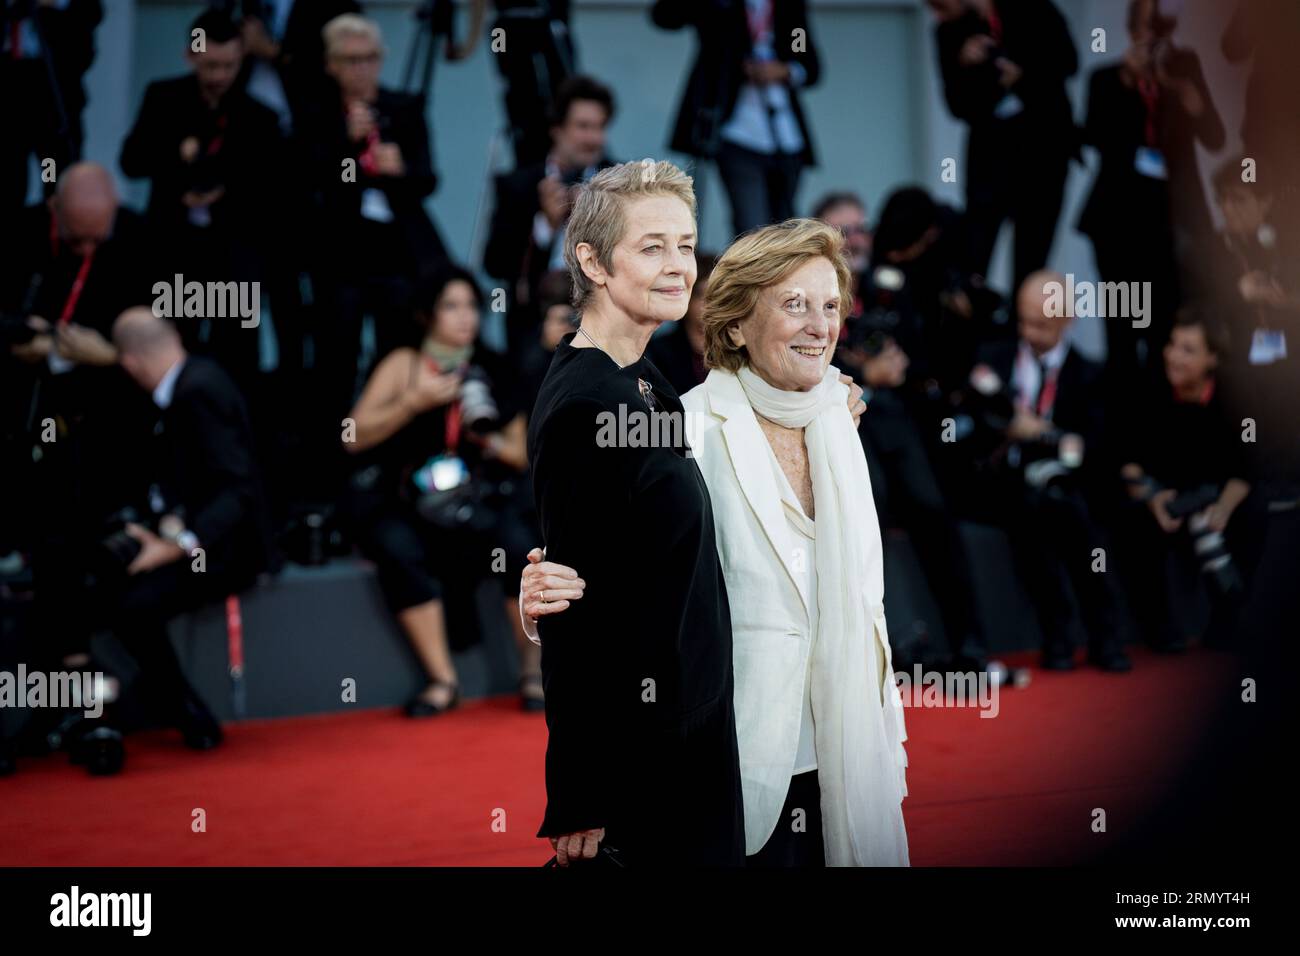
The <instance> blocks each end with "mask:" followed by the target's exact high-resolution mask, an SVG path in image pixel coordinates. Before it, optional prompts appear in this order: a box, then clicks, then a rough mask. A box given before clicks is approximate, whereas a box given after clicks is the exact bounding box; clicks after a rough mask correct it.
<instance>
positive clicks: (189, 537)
mask: <svg viewBox="0 0 1300 956" xmlns="http://www.w3.org/2000/svg"><path fill="white" fill-rule="evenodd" d="M163 538H164V539H165V540H167V541H170V542H171V543H172V544H174V545H176V547H178V548H180V549H181V550H182V551H184V552H185V553H186V554H193V553H194V549H195V548H197V547H198V546H199V536H198V535H196V534H195V533H194V532H193V531H191V530H190V529H189V528H184V527H183V528H181V529H180V530H179V531H175V532H164V534H163Z"/></svg>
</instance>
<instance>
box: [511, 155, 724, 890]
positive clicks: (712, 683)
mask: <svg viewBox="0 0 1300 956" xmlns="http://www.w3.org/2000/svg"><path fill="white" fill-rule="evenodd" d="M695 231H696V230H695V197H694V192H693V190H692V188H691V180H690V178H689V177H687V176H686V175H685V174H684V173H682V172H681V170H679V169H677V168H676V167H675V166H673V165H672V164H670V163H667V162H658V163H654V164H651V162H650V161H649V160H647V161H646V162H645V163H644V164H642V163H625V164H621V165H618V166H612V167H610V168H608V169H605V170H603V171H601V172H600V173H598V174H597V175H596V176H595V177H593V178H592V179H591V180H589V181H588V182H587V183H586V184H585V185H584V186H583V187H582V191H581V193H580V194H579V198H578V200H577V202H576V203H575V206H574V210H573V215H572V217H571V218H570V220H569V225H568V227H567V238H568V243H567V248H566V249H565V260H566V262H567V263H568V265H569V270H570V275H571V276H572V278H573V281H574V286H575V295H574V298H575V305H576V306H577V308H578V311H579V313H580V314H581V321H582V325H581V330H580V331H579V332H577V333H572V334H569V335H566V336H565V337H564V339H563V340H562V341H561V343H560V345H559V347H558V348H557V349H556V353H555V358H554V359H553V361H552V363H551V368H550V371H549V372H548V373H547V376H546V380H545V382H544V383H543V385H542V390H541V394H540V395H539V397H538V400H537V405H536V407H535V409H534V414H533V419H532V422H531V425H530V428H529V435H528V446H529V460H530V461H531V462H532V464H533V487H534V492H535V496H536V501H537V506H538V515H539V518H540V520H541V525H542V533H543V538H544V540H545V541H546V544H547V549H548V557H550V558H551V559H552V560H554V561H556V562H560V563H564V564H567V565H570V566H573V567H580V568H583V569H584V574H587V575H588V576H589V580H590V582H591V584H592V596H591V597H589V598H587V599H586V600H583V601H576V600H575V601H574V603H573V609H572V610H571V611H570V612H569V613H567V614H563V615H560V616H556V617H548V618H545V619H543V621H542V622H541V633H542V637H543V642H542V675H543V680H544V682H545V683H544V686H545V694H546V724H547V728H548V730H549V732H550V735H549V740H548V744H547V749H546V793H547V805H546V816H545V819H544V821H543V823H542V826H541V829H540V831H539V832H538V836H545V837H550V838H551V842H552V843H553V844H554V845H555V849H556V855H557V857H558V861H559V863H560V864H561V865H567V864H568V863H569V862H570V861H572V860H577V859H584V858H585V859H589V858H593V857H595V856H596V855H597V852H598V848H599V846H600V844H601V843H604V844H605V845H606V846H607V847H610V848H612V849H614V850H615V851H617V853H618V855H619V856H620V857H621V858H622V860H624V861H625V862H626V863H630V864H633V865H647V864H649V865H654V864H669V863H672V864H678V865H681V864H685V865H737V866H739V865H743V863H744V859H745V833H744V820H743V817H742V803H741V790H740V770H739V755H738V752H737V745H736V728H735V716H734V713H733V707H732V665H731V617H730V609H729V607H728V604H727V592H726V587H725V585H724V583H723V578H722V569H721V567H720V565H719V562H718V554H717V550H716V547H715V544H714V528H713V511H712V508H711V506H710V503H709V495H708V491H707V490H706V488H705V485H704V479H703V478H702V476H701V475H700V471H699V468H698V467H697V465H696V463H695V461H694V459H693V458H691V457H689V456H688V455H687V449H688V446H687V444H686V438H685V436H684V435H680V434H679V435H678V436H676V440H675V442H672V443H668V444H664V445H659V446H658V447H656V446H654V445H650V444H638V443H636V442H635V441H633V440H630V436H619V435H616V434H614V433H613V431H612V430H611V429H609V428H608V427H607V426H608V425H609V423H610V422H611V421H612V422H613V423H615V427H616V423H617V422H618V420H619V417H620V415H621V416H622V417H623V420H624V421H627V420H628V416H629V415H632V416H635V415H636V413H638V412H639V413H643V414H645V413H649V412H651V411H666V412H676V413H677V414H678V415H679V416H680V415H681V413H682V407H681V403H680V401H679V400H678V397H677V394H676V393H675V392H674V391H673V389H672V386H670V385H669V384H668V382H667V381H666V380H665V379H664V378H663V376H662V375H661V374H660V373H659V371H658V369H656V368H655V367H654V365H652V364H651V363H650V361H649V360H648V359H646V358H644V357H643V352H644V350H645V345H646V342H647V341H648V340H649V338H650V335H651V333H653V332H654V330H655V329H656V328H658V326H659V325H660V324H661V323H663V322H666V321H677V320H678V319H680V318H681V317H682V315H683V313H684V312H685V311H686V305H687V303H688V301H689V299H690V294H691V287H692V286H693V285H694V282H695V273H696V266H695V249H694V245H695ZM679 420H680V419H679ZM625 439H629V440H625ZM577 596H578V595H577V594H576V592H570V591H566V590H553V591H552V592H551V593H549V594H546V593H543V594H542V595H541V600H543V601H549V602H558V601H561V600H563V599H565V598H570V597H571V598H576V597H577ZM531 597H533V596H532V595H530V598H531Z"/></svg>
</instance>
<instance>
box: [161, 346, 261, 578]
mask: <svg viewBox="0 0 1300 956" xmlns="http://www.w3.org/2000/svg"><path fill="white" fill-rule="evenodd" d="M158 436H159V439H160V447H161V451H162V456H161V466H162V469H161V471H162V481H161V484H162V492H163V498H164V500H165V501H167V502H168V504H169V505H171V504H173V503H175V504H176V505H179V506H180V507H181V508H183V509H184V515H185V523H186V527H188V528H189V529H190V530H191V531H193V532H194V533H195V535H197V536H198V539H199V543H200V545H201V546H202V547H203V549H204V552H205V554H206V561H207V569H208V570H207V572H206V573H208V574H210V575H212V576H213V577H214V578H216V579H218V580H220V582H221V583H222V586H223V587H224V588H226V589H234V588H239V587H242V586H246V585H247V584H248V583H250V582H251V581H252V580H253V579H254V578H255V577H256V576H257V575H258V574H259V573H260V572H262V571H264V570H266V569H267V567H268V566H269V564H270V561H271V544H270V540H271V539H270V523H269V518H268V513H267V506H266V499H265V496H264V492H263V488H262V479H261V476H260V474H259V472H258V467H257V463H256V461H255V460H254V457H253V454H254V445H253V437H252V426H251V425H250V424H249V419H248V409H247V408H246V406H245V405H244V401H243V398H242V397H241V395H240V392H239V389H238V388H237V387H236V386H235V383H234V382H233V381H231V379H230V376H228V375H227V374H226V373H225V372H224V371H222V369H221V367H220V366H219V365H217V364H216V363H214V362H211V361H209V360H207V359H204V358H201V357H198V356H192V357H190V358H189V359H187V360H186V362H185V365H184V366H183V367H182V368H181V371H180V374H179V375H178V376H177V379H176V387H175V390H174V391H173V393H172V401H171V404H170V405H168V406H167V408H166V409H165V410H164V411H163V413H162V416H161V426H160V428H159V430H158Z"/></svg>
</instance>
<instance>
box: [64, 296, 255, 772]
mask: <svg viewBox="0 0 1300 956" xmlns="http://www.w3.org/2000/svg"><path fill="white" fill-rule="evenodd" d="M112 336H113V345H114V348H115V349H116V354H117V356H118V361H119V362H120V364H121V367H122V369H123V370H124V371H125V372H126V373H127V374H128V375H129V376H130V378H131V379H132V380H134V381H135V383H136V384H137V385H139V386H140V388H142V389H143V390H145V391H146V392H147V393H149V394H150V395H151V397H152V399H153V404H154V405H155V406H156V409H157V410H158V419H157V420H158V427H157V428H156V429H155V432H154V434H155V442H154V447H153V449H152V454H150V455H149V456H148V457H147V459H146V460H147V463H148V464H147V470H146V471H144V472H143V473H141V475H140V478H141V479H142V480H141V482H140V485H141V487H140V488H139V492H140V494H139V498H140V499H141V500H140V502H139V504H138V507H132V508H128V509H122V510H120V511H118V512H117V513H116V515H115V516H113V517H110V518H109V519H108V521H107V523H106V524H99V525H95V526H92V527H91V528H83V529H82V540H81V541H80V542H79V545H78V546H77V547H76V549H75V551H74V553H73V554H72V555H70V557H69V560H70V562H72V563H74V564H75V573H71V572H70V573H69V575H68V576H67V577H65V578H64V579H62V580H60V581H57V582H56V581H47V582H45V583H44V586H47V587H49V588H50V589H51V590H52V592H53V593H52V595H51V596H52V597H53V598H54V599H56V600H58V601H60V602H62V603H64V604H66V605H69V606H68V607H67V608H66V609H65V613H66V617H65V621H64V624H65V626H66V627H67V628H69V629H81V628H87V629H88V628H94V627H101V626H106V627H108V628H109V629H111V630H112V631H113V633H114V635H115V636H117V638H118V639H119V640H120V641H121V642H122V644H123V646H124V647H125V648H126V649H127V651H128V652H129V653H130V654H131V656H132V657H133V658H134V659H135V662H136V664H137V665H138V667H139V676H138V677H137V678H136V680H135V681H134V682H133V683H132V685H131V692H132V693H134V692H136V691H137V690H138V691H139V695H138V699H140V700H143V701H145V702H147V703H148V704H150V705H152V709H153V711H154V714H153V716H155V717H156V718H157V719H159V720H160V721H161V722H163V723H164V724H165V725H166V726H170V727H175V728H177V729H179V730H180V731H181V735H182V737H183V739H184V741H185V744H186V746H188V747H190V748H191V749H194V750H209V749H211V748H213V747H216V746H217V745H219V744H220V743H221V740H222V732H221V726H220V724H218V722H217V720H216V718H215V717H213V715H212V713H211V712H210V711H209V710H208V708H207V706H206V705H205V704H204V702H203V700H202V698H201V697H200V696H199V695H198V693H197V692H196V691H195V689H194V688H193V687H192V686H191V685H190V683H189V681H188V680H187V679H186V677H185V675H184V673H183V672H182V670H181V667H180V662H179V661H178V659H177V657H176V652H175V650H174V648H173V647H172V644H171V640H170V638H169V636H168V630H167V624H168V621H169V620H171V619H172V618H173V617H176V616H177V615H179V614H182V613H185V612H188V611H193V610H195V609H197V608H199V607H202V606H203V605H205V604H210V603H213V602H215V601H219V600H222V599H223V598H225V597H227V596H228V595H230V594H232V593H235V592H238V591H239V590H241V589H243V588H245V587H247V586H248V585H250V584H251V583H253V581H254V580H255V579H256V577H257V576H258V575H259V574H260V573H261V572H263V571H265V570H267V569H268V568H269V567H270V565H271V563H272V562H271V544H270V526H269V523H268V521H267V517H266V514H267V512H266V504H265V499H264V497H263V494H262V488H261V483H260V477H259V475H258V471H257V466H256V464H255V462H254V460H253V442H252V434H251V428H250V425H249V421H248V413H247V410H246V408H245V406H244V402H243V398H242V397H241V395H240V393H239V390H238V389H237V388H236V387H235V384H234V382H232V381H231V379H230V378H229V377H228V376H227V375H226V374H225V373H224V372H223V371H222V370H221V368H220V366H218V365H216V364H215V363H214V362H211V361H209V360H207V359H204V358H200V357H191V356H190V355H189V354H188V353H187V352H186V351H185V348H184V345H183V344H182V343H181V339H180V336H179V334H178V333H177V331H176V329H175V327H174V326H173V325H172V324H171V323H170V322H168V321H166V320H165V319H161V318H158V317H157V316H155V315H154V314H153V313H152V312H151V311H150V310H149V309H147V308H144V307H142V306H141V307H133V308H130V309H127V310H126V311H125V312H123V313H122V315H121V316H119V317H118V318H117V320H116V321H115V322H114V323H113V329H112ZM146 486H147V489H146ZM61 636H62V637H63V639H64V640H66V639H67V638H66V636H63V635H61ZM80 636H82V637H88V636H89V631H88V630H86V631H85V632H84V633H82V634H80ZM84 646H85V645H83V647H84ZM121 717H122V715H121V714H119V713H110V714H108V715H106V716H105V717H104V718H103V719H102V720H101V721H95V722H93V724H92V722H90V721H83V722H81V723H80V724H78V725H76V726H75V727H73V728H72V729H70V730H69V733H68V736H69V737H70V738H72V739H71V740H70V742H69V745H68V746H69V749H70V750H71V752H72V754H73V757H74V759H75V760H78V761H80V762H84V763H85V764H86V766H87V769H88V770H89V771H90V772H91V773H92V774H112V773H116V772H118V771H119V770H121V768H122V765H123V761H124V760H125V748H124V746H123V744H122V736H121Z"/></svg>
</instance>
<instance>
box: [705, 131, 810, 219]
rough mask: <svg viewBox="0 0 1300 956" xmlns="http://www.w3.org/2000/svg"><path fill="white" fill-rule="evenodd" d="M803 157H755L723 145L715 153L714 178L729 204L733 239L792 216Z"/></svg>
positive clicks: (786, 154)
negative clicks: (715, 175) (716, 159)
mask: <svg viewBox="0 0 1300 956" xmlns="http://www.w3.org/2000/svg"><path fill="white" fill-rule="evenodd" d="M802 170H803V157H802V156H800V155H799V154H797V153H773V154H771V155H769V154H766V153H756V152H754V150H752V149H746V148H745V147H743V146H737V145H736V144H735V143H728V142H726V141H724V142H723V143H722V146H721V147H720V148H719V151H718V175H719V176H720V177H722V185H723V186H724V187H726V190H727V199H728V200H730V202H731V226H732V229H733V231H734V232H735V234H736V235H740V234H741V233H743V232H748V231H749V230H750V229H754V228H756V227H758V226H766V225H769V224H771V223H774V222H783V221H784V220H786V219H789V218H791V217H792V216H793V215H794V193H795V190H796V189H797V188H798V186H799V173H800V172H801V171H802Z"/></svg>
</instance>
